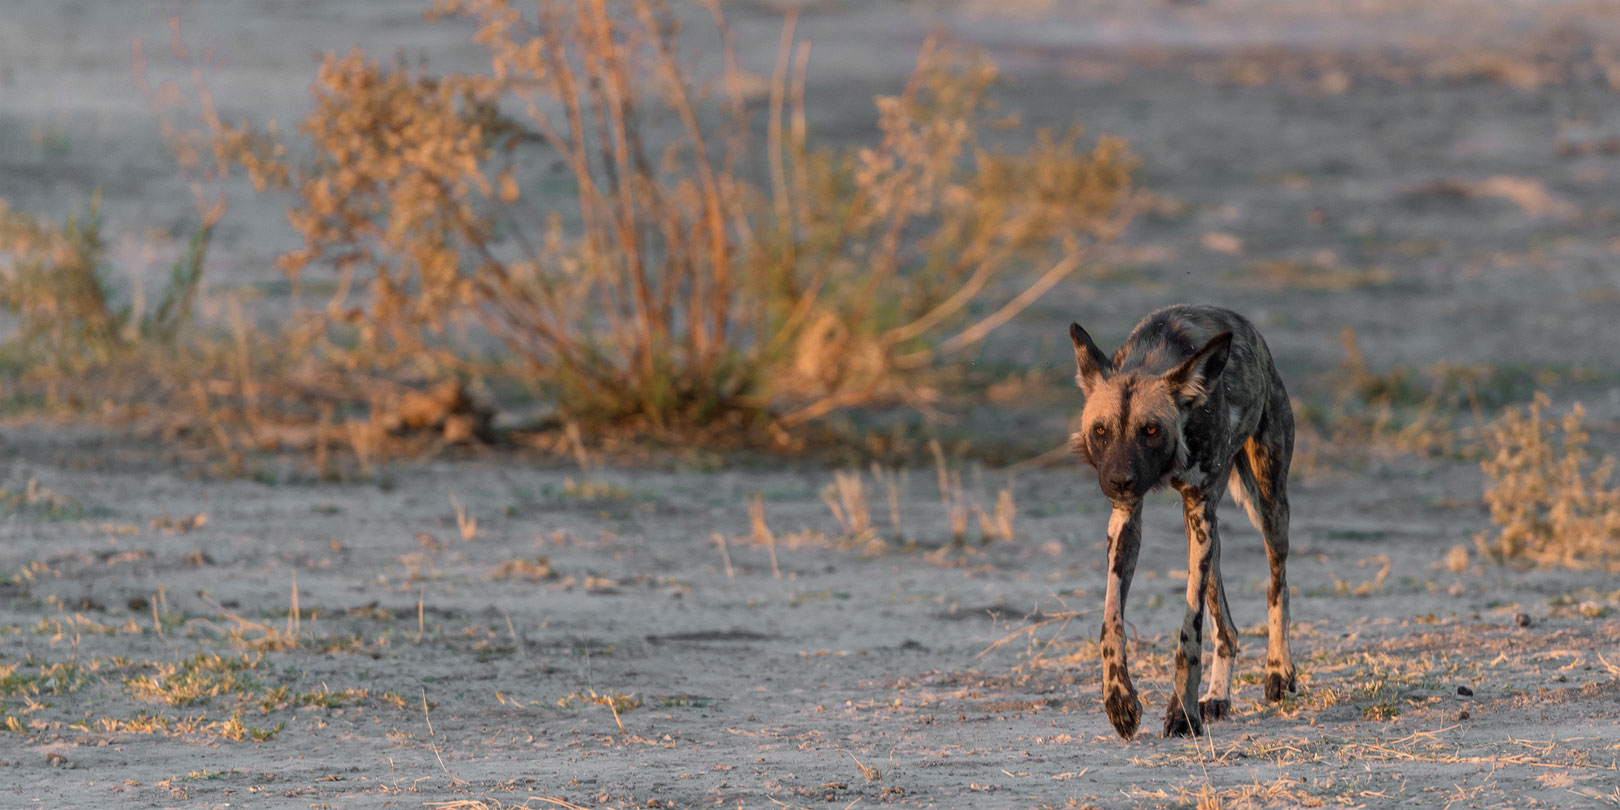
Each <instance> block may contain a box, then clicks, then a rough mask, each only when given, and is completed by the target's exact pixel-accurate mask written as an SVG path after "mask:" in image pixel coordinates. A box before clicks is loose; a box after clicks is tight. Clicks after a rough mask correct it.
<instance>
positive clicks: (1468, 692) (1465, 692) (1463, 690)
mask: <svg viewBox="0 0 1620 810" xmlns="http://www.w3.org/2000/svg"><path fill="white" fill-rule="evenodd" d="M1457 694H1459V695H1462V696H1463V697H1473V696H1474V690H1472V689H1469V688H1468V687H1466V686H1459V687H1457Z"/></svg>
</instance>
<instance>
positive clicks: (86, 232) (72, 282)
mask: <svg viewBox="0 0 1620 810" xmlns="http://www.w3.org/2000/svg"><path fill="white" fill-rule="evenodd" d="M100 209H101V200H100V194H99V193H97V194H95V195H93V196H92V197H91V200H90V205H89V208H88V209H87V210H86V211H85V213H84V214H83V215H82V216H81V215H77V214H71V215H69V216H68V217H67V220H66V221H65V222H64V223H63V224H62V225H60V226H58V225H56V224H54V223H50V222H46V221H44V220H40V219H37V218H35V217H32V216H29V215H27V214H25V213H23V212H21V211H14V210H11V209H9V208H8V207H7V206H6V204H5V201H4V200H0V307H4V308H5V310H6V311H8V312H9V313H10V314H11V316H12V317H13V318H15V319H16V325H17V328H16V330H15V331H13V332H12V333H11V335H10V336H9V337H8V339H7V340H6V341H5V344H4V352H5V355H6V356H5V360H6V362H7V364H8V365H11V366H14V367H21V368H37V369H38V371H36V372H35V373H34V376H36V377H39V376H45V375H52V374H83V373H86V372H88V371H90V370H92V369H96V368H102V367H105V366H108V365H111V364H113V363H114V362H120V361H126V360H129V359H130V358H131V356H132V355H133V353H134V352H135V351H136V350H137V348H139V346H140V344H141V342H142V341H143V339H147V340H149V341H150V342H155V343H159V344H163V343H167V342H169V341H171V340H172V339H173V338H174V337H175V335H176V333H177V332H178V331H179V330H180V328H181V327H182V326H184V325H185V324H187V323H189V321H190V320H191V308H192V304H193V302H194V301H195V297H196V291H197V284H198V282H199V281H200V280H201V278H202V267H203V259H204V257H205V255H206V253H207V246H208V239H209V233H210V231H211V226H207V225H205V226H204V227H202V228H200V229H199V230H198V231H197V232H196V234H195V235H194V236H193V238H192V239H191V242H190V244H189V246H188V248H187V249H186V251H185V252H184V253H183V254H182V256H181V257H180V258H179V259H178V260H177V261H176V262H175V265H174V268H173V270H172V272H171V274H170V283H169V286H168V287H167V289H166V290H165V291H164V293H163V296H162V297H161V298H160V299H159V301H158V304H157V306H156V307H155V308H153V310H152V311H151V312H142V311H140V310H138V309H137V308H136V307H135V305H134V304H132V303H126V304H120V303H119V302H118V301H117V296H116V293H115V292H114V291H113V290H112V289H110V287H109V285H108V282H107V281H106V279H105V277H104V276H105V268H104V267H103V266H102V259H103V254H104V253H105V247H104V244H103V241H102V237H101V210H100Z"/></svg>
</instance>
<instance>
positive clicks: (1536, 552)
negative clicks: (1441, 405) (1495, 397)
mask: <svg viewBox="0 0 1620 810" xmlns="http://www.w3.org/2000/svg"><path fill="white" fill-rule="evenodd" d="M1549 404H1550V400H1549V399H1548V398H1547V395H1546V394H1543V393H1540V392H1538V393H1537V394H1536V396H1535V399H1534V400H1533V401H1532V402H1531V403H1530V406H1529V408H1527V409H1524V410H1520V409H1519V408H1509V409H1507V410H1506V411H1504V412H1503V413H1502V415H1501V416H1500V417H1499V418H1497V419H1496V420H1495V421H1494V422H1492V423H1491V424H1489V425H1488V426H1486V430H1485V440H1486V442H1487V446H1488V447H1489V448H1490V456H1489V457H1488V458H1486V459H1485V460H1484V461H1483V462H1481V464H1480V466H1481V467H1483V468H1484V470H1485V478H1486V483H1485V503H1486V504H1487V505H1488V506H1490V509H1491V522H1492V523H1495V524H1496V525H1497V527H1498V531H1497V533H1496V536H1495V537H1494V538H1492V537H1489V536H1487V535H1486V534H1480V535H1478V536H1476V537H1475V538H1474V539H1475V543H1476V544H1477V545H1478V546H1479V550H1480V553H1482V554H1483V555H1485V556H1486V557H1487V558H1489V559H1493V560H1496V561H1498V562H1503V561H1506V560H1512V559H1523V560H1528V561H1530V562H1533V563H1536V564H1538V565H1549V564H1551V565H1565V566H1570V567H1582V566H1587V565H1591V564H1594V563H1599V564H1601V563H1612V562H1613V561H1614V560H1615V558H1617V557H1620V489H1615V488H1610V487H1608V486H1607V483H1608V479H1609V475H1610V473H1612V472H1613V471H1614V466H1615V460H1614V458H1613V457H1612V456H1606V457H1604V458H1603V459H1602V460H1601V461H1599V460H1596V459H1595V458H1594V457H1593V454H1592V452H1591V451H1590V450H1589V449H1587V446H1586V445H1587V442H1588V440H1589V438H1590V437H1589V436H1588V435H1587V433H1586V431H1585V430H1584V429H1583V428H1582V427H1581V419H1582V416H1583V414H1584V410H1583V409H1582V408H1581V405H1580V403H1576V404H1575V405H1574V406H1573V407H1572V408H1571V409H1570V412H1569V413H1568V414H1567V415H1565V416H1564V418H1563V419H1562V420H1560V421H1558V422H1556V423H1554V422H1552V421H1549V420H1546V419H1544V418H1543V417H1542V410H1543V409H1544V408H1546V407H1547V406H1548V405H1549ZM1558 434H1562V437H1561V438H1559V437H1558Z"/></svg>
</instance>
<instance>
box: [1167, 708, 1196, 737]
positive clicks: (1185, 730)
mask: <svg viewBox="0 0 1620 810" xmlns="http://www.w3.org/2000/svg"><path fill="white" fill-rule="evenodd" d="M1203 733H1204V724H1203V722H1202V721H1201V720H1199V719H1197V718H1194V717H1191V716H1189V715H1188V714H1187V713H1186V712H1184V711H1182V710H1181V701H1179V700H1175V699H1172V700H1171V701H1170V708H1169V709H1168V710H1167V711H1165V713H1164V736H1166V737H1197V736H1200V735H1202V734H1203Z"/></svg>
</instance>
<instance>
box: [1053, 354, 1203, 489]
mask: <svg viewBox="0 0 1620 810" xmlns="http://www.w3.org/2000/svg"><path fill="white" fill-rule="evenodd" d="M1127 399H1128V402H1127ZM1127 404H1128V406H1129V407H1127ZM1127 411H1128V413H1125V414H1124V415H1125V416H1126V418H1128V419H1129V420H1130V423H1129V424H1121V423H1120V416H1121V414H1122V412H1127ZM1080 421H1081V423H1082V427H1081V430H1083V431H1091V430H1094V429H1096V426H1097V425H1099V424H1101V425H1103V426H1104V427H1106V428H1108V431H1109V433H1111V434H1113V435H1114V436H1115V437H1117V438H1118V439H1120V440H1130V439H1131V438H1132V437H1136V436H1140V435H1141V430H1142V428H1144V427H1146V426H1147V425H1158V426H1159V429H1160V430H1162V431H1165V433H1166V434H1167V436H1168V438H1169V440H1170V441H1173V442H1175V448H1176V449H1175V468H1177V469H1179V468H1180V467H1181V466H1182V463H1183V462H1184V461H1185V460H1186V458H1187V442H1186V437H1185V436H1183V435H1182V414H1181V408H1179V407H1178V406H1177V405H1176V397H1175V395H1174V394H1172V393H1171V391H1170V387H1169V386H1168V385H1165V382H1164V379H1163V378H1161V377H1160V376H1158V375H1156V374H1135V373H1132V374H1118V375H1115V376H1113V377H1110V378H1109V379H1107V380H1104V381H1102V382H1101V383H1099V384H1098V385H1097V386H1096V388H1095V389H1093V390H1092V392H1091V394H1090V395H1089V396H1087V397H1086V406H1085V408H1084V410H1082V411H1081V412H1080ZM1083 436H1084V434H1082V436H1077V437H1075V438H1076V440H1077V441H1081V440H1083Z"/></svg>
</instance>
